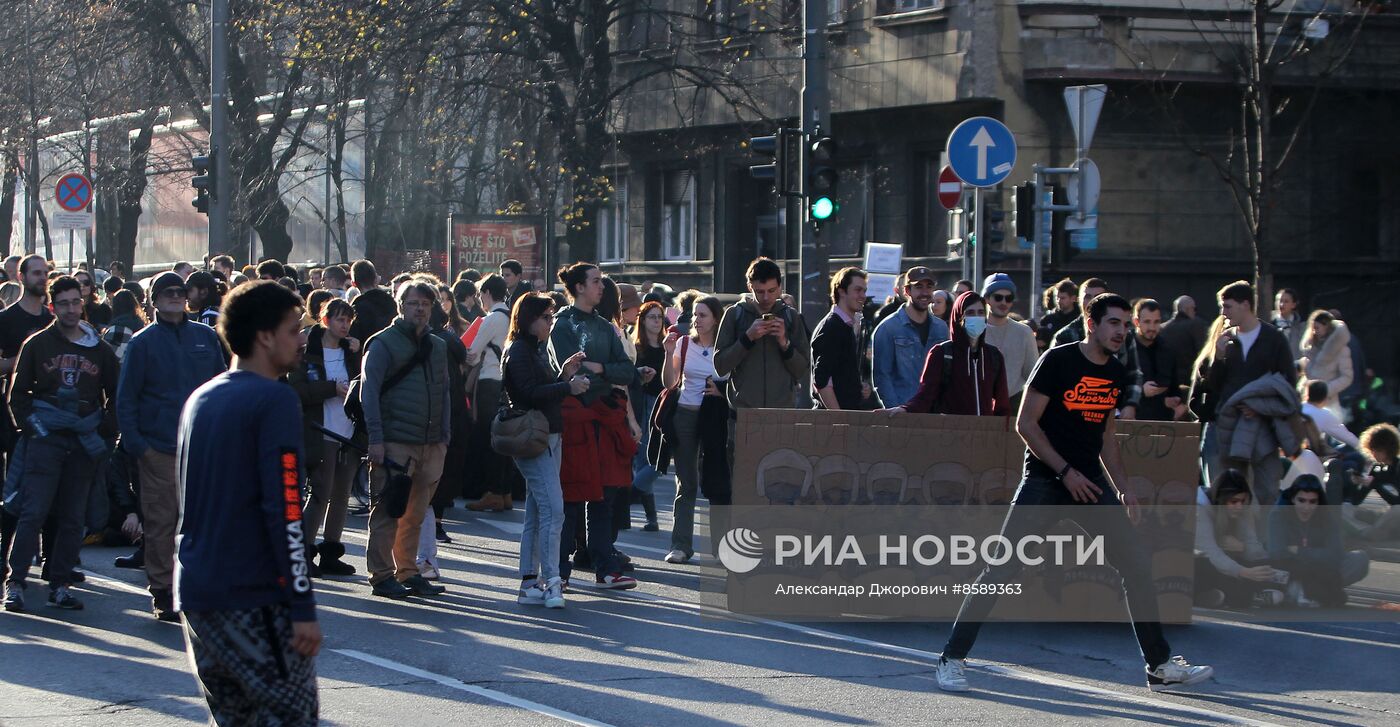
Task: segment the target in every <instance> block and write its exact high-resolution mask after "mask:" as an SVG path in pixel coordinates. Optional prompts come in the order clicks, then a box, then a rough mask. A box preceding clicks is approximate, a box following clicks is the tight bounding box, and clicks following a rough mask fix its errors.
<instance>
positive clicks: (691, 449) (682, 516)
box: [661, 295, 731, 563]
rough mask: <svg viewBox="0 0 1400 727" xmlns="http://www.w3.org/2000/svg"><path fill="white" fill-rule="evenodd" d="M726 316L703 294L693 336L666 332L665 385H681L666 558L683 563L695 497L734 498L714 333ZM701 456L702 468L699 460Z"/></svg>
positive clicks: (720, 501) (689, 549)
mask: <svg viewBox="0 0 1400 727" xmlns="http://www.w3.org/2000/svg"><path fill="white" fill-rule="evenodd" d="M723 316H724V307H723V306H722V305H721V304H720V302H719V299H718V298H716V297H714V296H712V295H709V296H704V297H701V298H699V299H698V300H696V301H695V303H694V306H693V307H692V308H691V317H690V335H689V336H683V335H682V334H681V333H680V331H678V330H676V329H675V328H674V327H673V328H672V329H671V331H670V333H668V334H667V335H666V338H665V340H664V341H663V342H662V345H663V346H664V348H665V352H666V358H665V365H664V366H663V368H662V369H661V379H662V382H663V383H664V385H666V386H677V385H679V386H680V398H679V400H678V402H679V403H678V406H677V407H676V419H675V424H674V427H675V433H676V442H675V445H674V446H673V447H672V450H671V451H672V452H673V453H674V454H675V461H676V483H677V484H676V500H675V505H674V508H673V509H672V516H673V518H674V520H673V524H672V526H671V552H669V553H667V554H666V562H667V563H685V562H687V561H689V560H690V559H691V558H692V557H694V556H695V544H694V536H695V499H696V496H697V494H703V495H704V496H705V498H706V499H707V500H709V501H710V504H711V505H728V504H729V503H730V499H731V498H730V495H731V492H730V481H729V460H728V454H727V452H726V451H725V448H726V445H727V441H726V440H727V439H728V433H729V429H728V427H729V404H728V402H727V401H726V400H725V398H724V393H723V392H722V391H721V390H720V388H719V385H720V383H722V382H723V381H724V380H725V379H726V378H727V377H722V376H720V375H719V374H717V373H716V372H715V360H714V359H715V335H716V334H717V333H718V332H719V322H720V319H721V318H722V317H723ZM702 457H703V461H704V464H703V467H704V469H703V471H702V469H701V459H702Z"/></svg>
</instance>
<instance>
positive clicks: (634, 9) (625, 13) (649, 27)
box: [618, 0, 671, 51]
mask: <svg viewBox="0 0 1400 727" xmlns="http://www.w3.org/2000/svg"><path fill="white" fill-rule="evenodd" d="M661 4H662V0H632V1H631V2H625V3H623V6H622V10H621V11H620V12H621V16H620V17H619V18H618V23H619V27H620V28H621V31H620V33H621V36H622V38H621V44H620V45H621V47H622V49H623V50H629V51H640V50H645V49H647V48H658V47H665V46H667V45H669V44H670V42H671V27H670V25H668V24H667V17H666V13H665V10H664V8H663V7H658V6H660V5H661Z"/></svg>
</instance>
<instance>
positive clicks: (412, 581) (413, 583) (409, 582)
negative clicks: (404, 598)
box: [399, 575, 447, 596]
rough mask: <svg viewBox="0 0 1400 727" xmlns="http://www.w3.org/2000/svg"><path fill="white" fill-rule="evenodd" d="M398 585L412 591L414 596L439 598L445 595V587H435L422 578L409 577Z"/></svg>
mask: <svg viewBox="0 0 1400 727" xmlns="http://www.w3.org/2000/svg"><path fill="white" fill-rule="evenodd" d="M399 584H400V585H402V586H403V587H405V588H407V589H408V590H409V591H412V593H413V595H415V596H441V595H442V594H444V593H447V588H446V587H444V586H439V585H436V584H434V583H432V582H430V581H429V580H428V579H427V578H424V577H423V576H416V575H415V576H409V577H407V578H405V579H403V580H402V581H400V582H399Z"/></svg>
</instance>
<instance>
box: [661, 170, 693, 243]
mask: <svg viewBox="0 0 1400 727" xmlns="http://www.w3.org/2000/svg"><path fill="white" fill-rule="evenodd" d="M661 257H662V258H663V259H665V260H693V259H695V174H694V172H692V171H691V170H689V169H676V170H672V171H668V172H665V173H664V175H663V176H662V182H661Z"/></svg>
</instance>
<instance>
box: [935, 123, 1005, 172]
mask: <svg viewBox="0 0 1400 727" xmlns="http://www.w3.org/2000/svg"><path fill="white" fill-rule="evenodd" d="M948 165H949V166H951V167H952V168H953V173H955V174H957V175H958V178H959V179H961V180H963V181H964V182H967V183H968V184H970V185H972V186H974V187H995V186H996V185H998V184H1000V183H1001V181H1002V180H1003V179H1006V178H1007V177H1008V176H1010V174H1011V169H1012V168H1013V167H1015V166H1016V137H1015V136H1012V135H1011V130H1010V129H1008V128H1006V124H1003V123H1001V122H1000V121H997V120H996V119H993V118H989V117H986V116H975V117H973V118H970V119H968V120H966V121H964V122H962V123H961V124H958V127H957V128H956V129H953V133H951V134H949V135H948Z"/></svg>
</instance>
